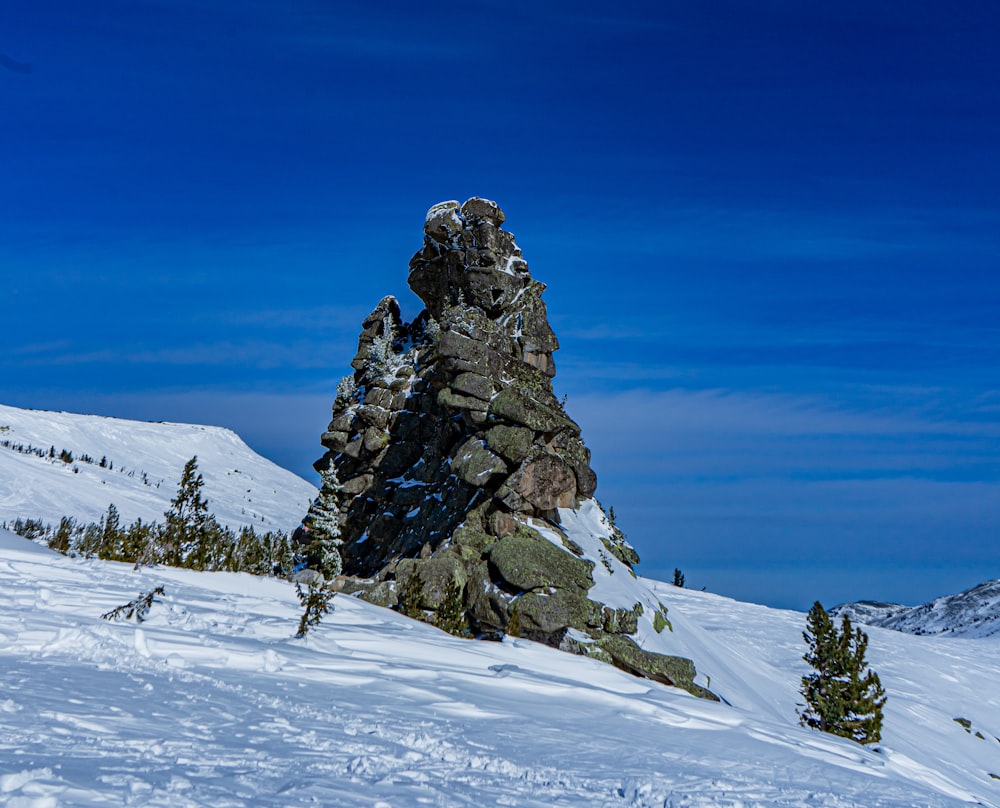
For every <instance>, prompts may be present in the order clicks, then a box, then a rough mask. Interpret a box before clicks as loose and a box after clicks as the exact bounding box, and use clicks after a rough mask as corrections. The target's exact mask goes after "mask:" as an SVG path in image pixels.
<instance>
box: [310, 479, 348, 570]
mask: <svg viewBox="0 0 1000 808" xmlns="http://www.w3.org/2000/svg"><path fill="white" fill-rule="evenodd" d="M320 478H321V480H322V482H321V484H320V489H319V494H317V496H316V499H315V500H313V503H312V505H310V506H309V513H308V514H307V515H306V518H305V519H304V520H303V528H304V529H305V536H306V541H305V543H304V545H303V546H302V547H301V549H300V550H299V552H300V554H301V555H303V556H305V558H306V564H307V565H308V566H309V567H311V568H313V569H317V570H319V571H320V572H322V573H323V575H324V576H326V577H327V578H334V577H336V576H337V575H340V573H341V572H342V571H343V569H344V564H343V561H342V560H341V557H340V546H341V544H342V543H343V542H342V540H341V538H340V524H341V518H342V517H341V515H340V508H339V505H338V502H337V493H338V492H339V491H340V480H338V479H337V471H336V469H334V468H333V466H332V465H331V466H329V467H328V468H326V469H325V470H323V471H322V472H320Z"/></svg>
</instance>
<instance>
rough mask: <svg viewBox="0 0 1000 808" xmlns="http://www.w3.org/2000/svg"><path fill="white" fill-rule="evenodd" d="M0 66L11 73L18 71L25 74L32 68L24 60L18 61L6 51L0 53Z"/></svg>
mask: <svg viewBox="0 0 1000 808" xmlns="http://www.w3.org/2000/svg"><path fill="white" fill-rule="evenodd" d="M0 67H2V68H5V69H7V70H9V71H11V72H12V73H20V74H22V75H26V74H28V73H30V72H31V71H32V70H33V68H32V66H31V65H29V64H25V63H24V62H18V61H17V60H16V59H12V58H11V57H10V56H8V55H7V54H6V53H0Z"/></svg>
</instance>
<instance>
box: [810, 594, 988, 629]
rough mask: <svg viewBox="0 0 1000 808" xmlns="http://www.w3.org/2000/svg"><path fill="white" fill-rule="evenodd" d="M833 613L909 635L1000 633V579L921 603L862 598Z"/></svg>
mask: <svg viewBox="0 0 1000 808" xmlns="http://www.w3.org/2000/svg"><path fill="white" fill-rule="evenodd" d="M830 612H831V614H833V615H834V616H836V617H839V616H840V615H843V614H847V615H849V616H850V618H851V620H852V621H854V622H856V623H864V624H866V625H869V626H881V627H883V628H891V629H893V630H895V631H905V632H906V633H907V634H941V635H946V636H949V637H969V638H975V637H994V636H998V635H1000V580H996V581H987V582H986V583H982V584H979V585H978V586H974V587H973V588H972V589H967V590H966V591H964V592H959V593H958V594H957V595H945V596H944V597H940V598H936V599H935V600H932V601H931V602H930V603H925V604H923V605H921V606H899V605H897V604H894V603H875V602H871V601H860V602H858V603H846V604H843V605H841V606H835V607H834V608H833V609H831V610H830Z"/></svg>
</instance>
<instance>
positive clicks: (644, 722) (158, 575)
mask: <svg viewBox="0 0 1000 808" xmlns="http://www.w3.org/2000/svg"><path fill="white" fill-rule="evenodd" d="M581 518H586V514H583V515H582V516H581ZM618 574H619V573H618V572H617V571H616V572H615V573H614V575H613V576H612V578H615V579H616V580H617V576H618ZM633 580H634V579H633ZM640 583H641V584H642V585H643V587H644V588H645V589H648V590H649V591H651V592H652V593H653V594H654V595H655V597H656V598H657V600H659V601H661V602H662V603H663V604H664V605H666V606H668V608H669V611H670V616H671V619H672V620H676V621H677V623H683V624H684V626H685V630H684V632H683V636H684V642H686V643H689V644H690V645H691V646H692V651H697V654H696V655H697V657H698V658H699V660H700V665H699V667H700V669H701V670H702V672H703V673H705V674H706V675H709V676H711V678H712V688H713V690H715V691H716V692H717V693H719V695H720V696H721V697H722V698H723V699H724V700H725V701H724V702H710V701H705V700H703V699H697V698H694V697H692V696H690V695H688V694H687V693H684V692H683V691H681V690H678V689H676V688H669V687H665V686H662V685H659V684H657V683H655V682H650V681H649V680H642V679H637V678H635V677H632V676H630V675H628V674H626V673H623V672H622V671H620V670H617V669H616V668H614V667H612V666H610V665H604V664H602V663H599V662H597V661H595V660H592V659H588V658H586V657H581V656H574V655H570V654H564V653H561V652H559V651H557V650H555V649H552V648H549V647H546V646H544V645H540V644H537V643H532V642H529V641H527V640H523V639H517V640H511V639H507V640H504V641H503V642H473V641H469V640H462V639H459V638H456V637H453V636H450V635H448V634H445V633H443V632H441V631H438V630H437V629H434V628H433V627H431V626H428V625H426V624H423V623H418V622H415V621H412V620H409V619H407V618H405V617H403V616H402V615H399V614H397V613H395V612H392V611H389V610H386V609H382V608H379V607H377V606H374V605H371V604H369V603H366V602H364V601H361V600H358V599H355V598H351V597H344V596H337V597H336V598H335V600H334V602H333V605H334V611H333V612H332V613H331V614H329V615H327V616H326V618H325V619H324V621H323V622H322V623H321V624H320V625H319V626H318V627H317V628H315V629H313V630H312V631H311V632H310V633H309V634H308V635H307V637H306V638H305V639H303V640H296V639H293V637H292V635H293V633H294V631H295V627H296V624H297V616H298V612H299V605H298V602H297V600H296V598H295V594H294V590H293V588H292V587H291V586H290V585H289V584H287V583H283V582H281V581H278V580H275V579H267V578H253V577H251V576H248V575H242V574H231V573H197V572H192V571H189V570H180V569H170V568H143V569H140V570H134V569H133V568H132V566H131V565H128V564H119V563H114V562H103V561H98V560H96V559H90V560H81V559H70V558H66V557H63V556H59V555H57V554H55V553H51V552H49V551H47V550H45V549H44V548H40V547H38V546H37V545H34V544H32V543H31V542H28V541H26V540H24V539H22V538H20V537H18V536H15V535H13V534H10V533H8V532H5V531H0V804H3V805H5V806H6V805H10V806H18V805H67V806H69V805H72V806H97V805H109V804H110V805H133V804H134V805H146V806H171V807H172V808H173V807H174V806H179V807H180V808H186V807H187V806H204V805H217V806H246V805H282V806H296V805H317V804H319V805H327V806H407V805H431V806H458V805H518V806H546V807H548V806H602V808H604V807H606V806H616V807H620V808H652V806H656V808H662V806H688V807H691V806H704V807H706V808H707V807H708V806H728V807H729V808H735V806H787V807H789V808H790V807H791V806H835V807H839V808H847V806H857V807H858V808H861V807H862V806H863V807H864V808H870V807H871V806H876V805H877V806H881V807H882V808H887V807H895V808H903V807H904V806H905V807H906V808H912V806H959V805H967V804H977V805H983V806H1000V781H997V780H994V779H992V778H991V777H990V773H991V772H992V773H995V774H1000V742H998V741H997V740H996V739H995V737H994V736H995V735H1000V700H998V699H997V697H996V696H995V695H994V694H996V693H1000V681H998V680H1000V643H997V642H995V641H992V640H981V641H977V642H975V643H971V642H968V641H961V640H953V639H948V638H941V637H914V636H910V635H906V634H900V633H897V632H891V631H884V630H881V629H878V628H872V629H871V645H870V646H869V656H870V658H871V662H872V665H873V667H874V668H875V669H876V670H878V672H879V674H880V676H881V678H882V681H883V683H884V685H885V687H886V689H887V691H888V693H889V702H888V704H887V707H886V722H885V737H884V739H883V743H882V744H881V745H880V747H879V748H877V749H873V748H864V747H860V746H858V745H856V744H854V743H852V742H850V741H847V740H844V739H841V738H836V737H833V736H827V735H822V734H820V733H817V732H813V731H809V730H806V729H803V728H801V727H799V726H798V725H797V721H796V715H795V711H796V702H797V701H798V695H797V689H798V683H799V678H800V677H801V675H802V674H803V673H805V671H806V668H805V664H804V663H803V662H802V659H801V655H802V652H803V650H804V644H803V643H802V640H801V630H802V628H803V626H804V624H805V615H803V614H799V613H794V612H784V611H777V610H773V609H768V608H766V607H763V606H754V605H750V604H744V603H739V602H736V601H733V600H729V599H726V598H722V597H718V596H715V595H711V594H708V593H703V592H692V591H689V590H684V589H678V588H676V587H673V586H671V585H667V584H663V583H660V582H657V581H651V580H645V579H643V580H641V581H640ZM605 584H607V585H608V586H610V585H611V582H609V581H604V582H600V581H599V582H598V583H597V584H595V585H597V586H604V585H605ZM157 586H162V587H163V588H164V594H163V595H162V596H161V597H158V598H157V599H156V601H154V603H153V604H152V607H151V609H150V611H149V615H148V617H147V619H146V621H145V622H144V623H143V624H142V625H141V626H139V625H136V624H135V623H134V622H108V621H105V620H102V619H101V618H100V615H101V614H103V613H105V612H108V611H109V610H111V609H113V608H114V607H115V606H118V605H120V604H122V603H125V602H127V601H128V600H130V599H132V598H134V597H136V595H137V594H139V593H140V592H148V591H150V590H152V589H154V588H155V587H157ZM677 633H678V634H680V632H677ZM693 655H694V654H693ZM727 702H728V703H727ZM955 718H961V719H963V720H964V721H965V722H966V723H967V724H968V726H966V725H965V724H963V723H960V722H957V721H955V720H954V719H955ZM977 733H978V734H977ZM979 736H982V737H979Z"/></svg>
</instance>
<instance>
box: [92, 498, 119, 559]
mask: <svg viewBox="0 0 1000 808" xmlns="http://www.w3.org/2000/svg"><path fill="white" fill-rule="evenodd" d="M124 537H125V531H123V530H122V529H121V518H120V517H119V515H118V509H117V508H116V507H115V505H114V503H111V504H110V505H108V512H107V513H106V514H105V515H104V518H103V519H102V520H101V546H100V548H98V551H97V555H98V557H100V558H103V559H109V560H111V561H121V560H122V555H121V552H122V546H121V545H122V539H124Z"/></svg>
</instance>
